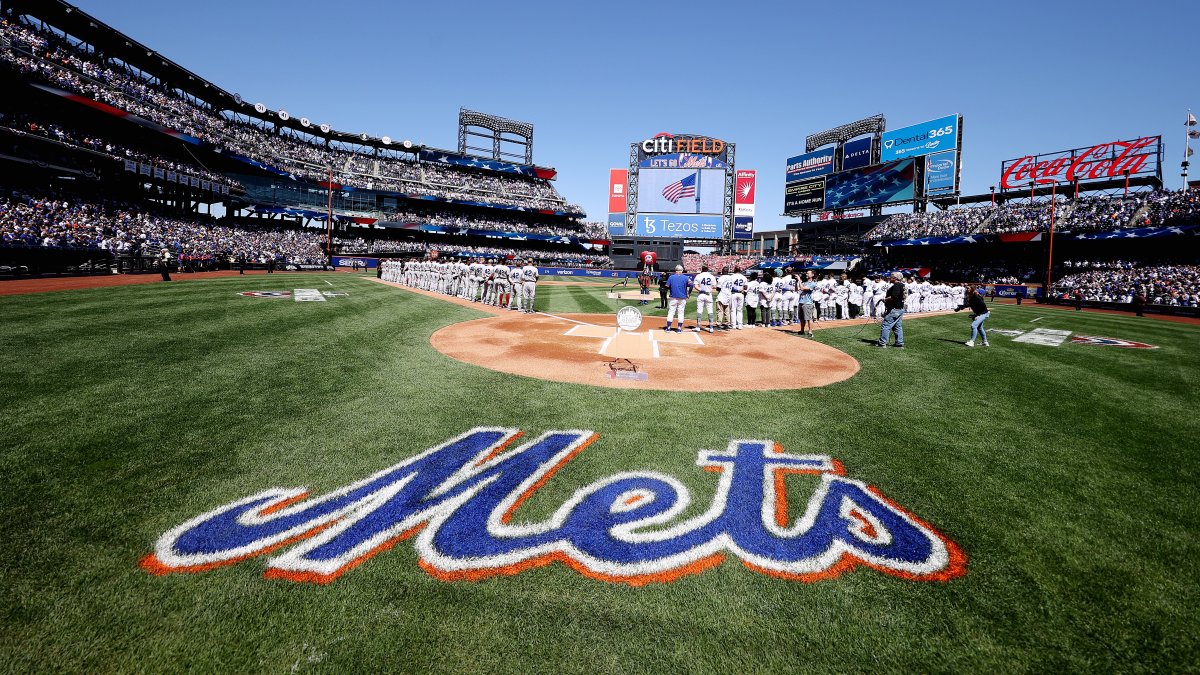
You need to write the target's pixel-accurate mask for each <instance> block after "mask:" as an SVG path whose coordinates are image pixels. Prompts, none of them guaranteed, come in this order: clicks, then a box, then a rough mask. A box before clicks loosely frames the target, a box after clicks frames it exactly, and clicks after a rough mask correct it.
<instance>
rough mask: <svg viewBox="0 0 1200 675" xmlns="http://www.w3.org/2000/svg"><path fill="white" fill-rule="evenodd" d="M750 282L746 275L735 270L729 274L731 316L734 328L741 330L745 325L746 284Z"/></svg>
mask: <svg viewBox="0 0 1200 675" xmlns="http://www.w3.org/2000/svg"><path fill="white" fill-rule="evenodd" d="M748 283H749V282H748V281H747V280H746V275H744V274H742V273H741V272H734V273H733V274H730V275H729V318H730V320H731V321H732V325H731V327H732V328H733V330H741V329H742V326H744V325H745V321H744V317H743V316H742V308H743V307H744V306H745V304H746V286H747V284H748Z"/></svg>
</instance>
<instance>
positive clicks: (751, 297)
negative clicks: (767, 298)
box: [745, 272, 759, 327]
mask: <svg viewBox="0 0 1200 675" xmlns="http://www.w3.org/2000/svg"><path fill="white" fill-rule="evenodd" d="M751 274H752V276H751V277H750V278H749V279H747V280H746V298H745V304H746V314H748V315H749V319H750V323H749V325H750V326H751V327H753V326H755V325H757V322H758V321H759V318H758V316H757V314H758V272H753V273H751Z"/></svg>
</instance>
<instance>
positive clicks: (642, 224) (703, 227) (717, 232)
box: [633, 213, 725, 239]
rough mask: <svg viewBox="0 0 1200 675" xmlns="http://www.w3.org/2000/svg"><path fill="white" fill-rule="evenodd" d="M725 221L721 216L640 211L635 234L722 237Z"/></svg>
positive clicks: (672, 236)
mask: <svg viewBox="0 0 1200 675" xmlns="http://www.w3.org/2000/svg"><path fill="white" fill-rule="evenodd" d="M724 226H725V221H724V218H722V217H721V216H712V215H696V214H690V213H639V214H637V218H636V219H635V220H634V231H633V236H635V237H656V238H659V239H662V238H681V239H720V238H721V235H722V234H723V233H722V230H723V229H724Z"/></svg>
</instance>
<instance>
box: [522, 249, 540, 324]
mask: <svg viewBox="0 0 1200 675" xmlns="http://www.w3.org/2000/svg"><path fill="white" fill-rule="evenodd" d="M537 280H538V271H537V268H536V267H534V266H533V261H532V260H527V261H525V266H524V267H522V268H521V303H522V306H523V307H524V310H525V313H526V314H533V302H534V300H536V299H537Z"/></svg>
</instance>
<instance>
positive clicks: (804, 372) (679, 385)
mask: <svg viewBox="0 0 1200 675" xmlns="http://www.w3.org/2000/svg"><path fill="white" fill-rule="evenodd" d="M613 322H614V320H613V317H612V316H611V315H590V314H583V315H574V314H573V315H568V316H565V317H558V316H550V315H546V314H515V313H513V314H500V315H498V316H492V317H487V318H484V319H476V320H474V321H465V322H463V323H457V324H454V325H451V326H447V327H445V328H443V329H441V330H439V331H437V332H436V333H434V334H433V336H432V337H431V338H430V342H432V343H433V346H434V348H435V349H437V350H438V351H440V352H442V353H443V354H445V355H446V356H449V357H450V358H453V359H457V360H459V361H464V362H466V363H472V364H475V365H477V366H483V367H484V368H490V369H492V370H498V371H500V372H504V373H512V374H514V375H524V376H526V377H533V378H537V379H539V380H554V381H557V382H571V383H574V384H590V385H594V386H598V387H615V388H619V389H662V390H671V391H749V390H768V389H803V388H806V387H821V386H825V385H827V384H832V383H834V382H841V381H842V380H845V379H848V378H849V377H851V376H852V375H854V374H855V373H857V372H858V361H856V360H855V359H854V358H853V357H851V356H850V355H848V354H846V353H845V352H842V351H840V350H837V349H834V348H833V347H829V346H827V345H823V344H821V343H819V342H815V341H813V340H809V339H807V338H803V337H798V336H796V335H793V334H789V333H786V332H782V331H775V330H769V329H765V328H747V329H744V330H740V331H724V332H720V331H718V332H717V333H707V332H700V333H691V332H685V333H667V332H665V331H663V330H662V326H663V320H662V319H659V318H648V319H647V320H646V323H644V324H643V325H642V327H641V328H640V329H639V330H638V331H636V332H632V333H631V332H624V331H619V330H617V327H616V326H615V325H613ZM614 361H618V368H621V369H624V370H623V371H622V373H618V374H619V375H620V377H614V376H613V375H614V373H613V370H612V368H610V366H609V364H610V363H612V362H614ZM630 363H632V365H633V366H636V367H637V373H638V374H637V375H634V374H633V371H632V370H629V369H630V367H631V366H630ZM643 374H644V375H643ZM635 378H636V379H635Z"/></svg>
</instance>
